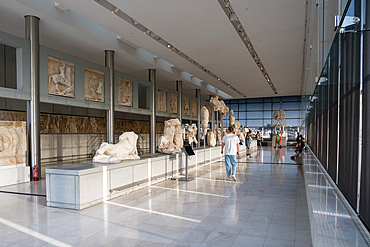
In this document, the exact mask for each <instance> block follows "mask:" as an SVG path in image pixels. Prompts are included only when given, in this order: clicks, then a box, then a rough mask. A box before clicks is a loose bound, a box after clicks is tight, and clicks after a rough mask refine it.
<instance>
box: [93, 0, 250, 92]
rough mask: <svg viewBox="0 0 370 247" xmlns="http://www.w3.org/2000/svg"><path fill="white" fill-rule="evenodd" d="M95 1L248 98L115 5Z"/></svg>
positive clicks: (103, 1)
mask: <svg viewBox="0 0 370 247" xmlns="http://www.w3.org/2000/svg"><path fill="white" fill-rule="evenodd" d="M94 1H95V2H97V3H98V4H100V5H101V6H103V7H104V8H106V9H108V10H109V11H110V12H111V13H112V14H115V15H117V16H118V17H120V18H121V19H122V20H124V21H126V22H128V23H130V24H132V25H133V26H134V27H136V28H137V29H139V30H140V31H142V32H143V33H144V34H146V35H148V36H149V37H151V38H152V39H154V40H156V41H157V42H159V43H160V44H162V45H163V46H166V47H167V48H168V49H170V50H171V51H173V52H174V53H176V54H177V55H179V56H180V57H182V58H183V59H185V60H187V61H188V62H190V63H192V64H193V65H194V66H196V67H198V68H199V69H201V70H202V71H204V72H205V73H207V74H208V75H210V76H211V77H213V78H215V79H216V80H218V81H219V82H221V83H222V84H224V85H225V86H227V87H228V88H230V89H232V90H234V91H235V92H237V93H238V94H240V95H241V96H243V97H246V95H244V94H243V93H241V92H240V91H239V90H237V89H236V88H234V87H233V86H231V85H230V84H229V83H227V82H225V81H224V80H222V79H221V78H220V77H218V76H217V75H215V74H214V73H213V72H211V71H210V70H208V69H207V68H205V67H204V66H202V65H201V64H199V63H198V62H196V61H195V60H194V59H192V58H191V57H189V56H187V55H186V54H184V53H183V52H182V51H180V50H179V49H177V48H176V47H175V46H173V45H171V44H170V43H169V42H167V41H166V40H164V39H162V38H161V37H160V36H159V35H157V34H155V33H154V32H153V31H151V30H150V29H148V28H147V27H145V26H144V25H142V24H140V23H139V22H138V21H136V20H135V19H133V18H131V17H130V16H129V15H127V14H126V13H125V12H123V11H122V10H120V9H119V8H118V7H116V6H114V5H113V4H111V3H110V2H108V1H106V0H94Z"/></svg>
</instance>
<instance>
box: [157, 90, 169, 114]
mask: <svg viewBox="0 0 370 247" xmlns="http://www.w3.org/2000/svg"><path fill="white" fill-rule="evenodd" d="M158 111H161V112H167V92H166V91H163V90H158Z"/></svg>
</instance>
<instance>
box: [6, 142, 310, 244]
mask: <svg viewBox="0 0 370 247" xmlns="http://www.w3.org/2000/svg"><path fill="white" fill-rule="evenodd" d="M252 155H253V157H252V158H247V157H245V156H244V155H242V156H241V157H240V159H239V160H238V161H239V165H238V171H237V175H236V177H237V179H238V180H237V181H230V180H228V179H227V178H226V175H225V174H226V172H225V168H224V164H223V163H222V162H218V163H214V164H212V165H211V166H206V167H202V168H199V169H198V170H196V171H193V172H191V173H190V175H191V176H192V177H193V178H194V179H192V180H190V181H188V182H185V181H178V180H168V181H165V182H161V183H158V184H155V185H152V186H151V187H148V188H145V189H142V190H139V191H136V192H133V193H131V194H128V195H126V196H122V197H119V198H116V199H114V200H111V201H108V202H106V203H102V204H99V205H96V206H93V207H90V208H87V209H85V210H82V211H74V210H64V209H58V208H51V207H46V206H45V205H46V202H45V200H46V198H45V197H40V196H25V195H17V194H7V193H0V246H151V247H153V246H253V247H258V246H302V247H303V246H311V232H310V225H309V219H308V210H307V208H308V207H307V201H306V190H305V185H304V180H303V174H302V167H303V166H302V165H300V164H298V162H294V161H291V160H290V156H291V155H293V149H289V148H288V149H287V148H283V149H281V150H274V149H272V148H271V147H263V148H262V149H259V150H258V151H257V153H256V154H252ZM276 156H278V157H276ZM21 186H22V185H21ZM23 186H24V185H23Z"/></svg>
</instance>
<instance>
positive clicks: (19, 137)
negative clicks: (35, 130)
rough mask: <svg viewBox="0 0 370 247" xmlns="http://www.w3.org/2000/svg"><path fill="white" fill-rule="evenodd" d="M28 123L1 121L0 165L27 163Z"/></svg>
mask: <svg viewBox="0 0 370 247" xmlns="http://www.w3.org/2000/svg"><path fill="white" fill-rule="evenodd" d="M26 140H27V139H26V123H25V122H18V121H0V166H6V165H17V164H24V163H26V155H25V152H26V150H27V149H26V148H27V147H26V143H27V141H26Z"/></svg>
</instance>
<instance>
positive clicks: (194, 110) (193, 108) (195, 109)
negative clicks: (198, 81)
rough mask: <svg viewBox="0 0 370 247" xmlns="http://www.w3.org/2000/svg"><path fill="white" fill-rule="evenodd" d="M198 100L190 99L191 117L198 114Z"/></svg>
mask: <svg viewBox="0 0 370 247" xmlns="http://www.w3.org/2000/svg"><path fill="white" fill-rule="evenodd" d="M197 106H198V102H197V101H196V100H192V101H191V115H192V116H193V117H197V116H198V107H197Z"/></svg>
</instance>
